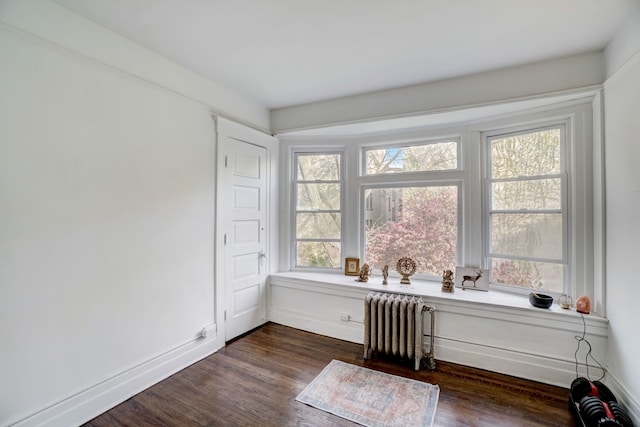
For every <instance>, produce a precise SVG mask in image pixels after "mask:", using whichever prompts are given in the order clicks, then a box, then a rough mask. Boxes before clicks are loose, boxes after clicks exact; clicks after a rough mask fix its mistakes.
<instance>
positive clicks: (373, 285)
mask: <svg viewBox="0 0 640 427" xmlns="http://www.w3.org/2000/svg"><path fill="white" fill-rule="evenodd" d="M271 280H272V282H273V281H277V282H291V281H294V282H296V283H301V282H302V283H306V284H308V285H313V286H316V290H318V291H319V290H320V289H318V286H320V287H323V285H324V286H327V285H328V286H329V288H328V289H325V290H326V291H328V292H331V291H332V289H340V290H341V291H348V290H353V291H359V292H362V291H377V292H391V293H401V294H407V295H416V296H422V297H425V298H426V299H428V300H431V301H433V303H440V304H451V305H459V306H466V307H469V308H471V307H473V308H477V309H484V310H488V311H498V312H502V313H507V312H510V313H516V314H520V315H526V316H531V317H540V318H546V319H556V320H561V319H563V320H564V321H568V322H572V323H573V319H575V321H577V322H580V323H581V320H579V319H580V316H581V314H580V313H578V312H576V311H575V309H573V308H572V309H570V310H566V309H563V308H561V307H560V306H559V305H558V304H557V303H555V302H554V304H553V305H552V306H551V307H550V308H548V309H542V308H537V307H533V306H532V305H531V304H530V303H529V299H528V297H527V296H523V295H516V294H509V293H505V292H498V291H489V292H484V291H474V290H462V289H460V288H455V290H454V292H452V293H449V292H443V291H442V290H441V287H442V284H441V283H440V282H434V281H427V280H417V279H413V280H411V284H409V285H401V284H400V283H399V278H397V277H391V278H389V284H387V285H383V284H382V278H381V277H372V278H370V279H369V281H368V282H366V283H364V282H359V281H358V280H357V279H356V277H355V276H344V275H341V274H335V273H315V272H279V273H273V274H272V275H271ZM584 319H585V322H586V323H587V324H592V325H594V326H595V325H598V326H600V327H606V324H607V323H608V320H607V319H606V318H604V317H601V316H599V315H597V314H589V315H587V316H584Z"/></svg>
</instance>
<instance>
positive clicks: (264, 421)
mask: <svg viewBox="0 0 640 427" xmlns="http://www.w3.org/2000/svg"><path fill="white" fill-rule="evenodd" d="M362 351H363V349H362V345H358V344H353V343H350V342H346V341H341V340H337V339H333V338H327V337H324V336H320V335H315V334H312V333H308V332H303V331H300V330H297V329H293V328H288V327H286V326H281V325H277V324H273V323H269V324H267V325H265V326H263V327H261V328H259V329H257V330H255V331H253V332H252V333H250V334H248V335H245V336H243V337H241V338H239V339H236V340H235V341H233V342H231V343H228V344H227V346H226V347H225V348H223V349H222V350H220V351H219V352H217V353H215V354H213V355H211V356H209V357H207V358H206V359H203V360H201V361H200V362H198V363H195V364H194V365H192V366H190V367H188V368H186V369H184V370H182V371H180V372H178V373H176V374H175V375H173V376H171V377H169V378H167V379H166V380H164V381H162V382H160V383H158V384H156V385H154V386H152V387H150V388H149V389H147V390H145V391H143V392H142V393H140V394H138V395H136V396H134V397H132V398H131V399H129V400H127V401H126V402H124V403H122V404H120V405H118V406H116V407H115V408H113V409H111V410H110V411H108V412H106V413H104V414H102V415H100V416H99V417H97V418H95V419H93V420H91V421H90V422H88V423H87V424H85V426H93V427H102V426H205V425H207V426H208V425H211V426H258V425H261V426H352V425H356V424H353V423H351V422H349V421H346V420H344V419H342V418H340V417H337V416H335V415H331V414H328V413H326V412H323V411H321V410H319V409H315V408H312V407H309V406H307V405H305V404H302V403H299V402H297V401H295V397H296V396H297V395H298V393H300V392H301V391H302V390H303V389H304V388H305V387H306V386H307V384H308V383H309V382H311V381H312V380H313V379H314V378H315V377H316V375H317V374H319V373H320V371H321V370H322V369H323V368H324V367H325V366H326V365H327V363H329V362H330V361H331V360H332V359H338V360H342V361H344V362H348V363H352V364H354V365H360V366H365V367H367V368H370V369H375V370H378V371H384V372H387V373H390V374H394V375H399V376H403V377H408V378H413V379H417V380H420V381H425V382H429V383H432V384H438V385H439V386H440V399H439V401H438V407H437V410H436V417H435V423H434V424H435V425H437V426H510V427H511V426H518V427H520V426H573V425H574V423H573V419H572V417H571V414H570V413H569V411H568V409H567V398H568V390H567V389H563V388H560V387H553V386H549V385H545V384H540V383H535V382H531V381H525V380H522V379H518V378H514V377H510V376H506V375H500V374H495V373H491V372H487V371H482V370H478V369H471V368H467V367H463V366H460V365H455V364H451V363H446V362H442V361H437V369H436V370H435V371H429V370H427V369H424V370H421V371H420V372H414V371H413V370H412V369H411V367H410V366H409V364H406V365H403V364H398V363H396V362H391V361H384V360H377V359H376V360H367V361H365V360H363V358H362ZM436 356H437V349H436Z"/></svg>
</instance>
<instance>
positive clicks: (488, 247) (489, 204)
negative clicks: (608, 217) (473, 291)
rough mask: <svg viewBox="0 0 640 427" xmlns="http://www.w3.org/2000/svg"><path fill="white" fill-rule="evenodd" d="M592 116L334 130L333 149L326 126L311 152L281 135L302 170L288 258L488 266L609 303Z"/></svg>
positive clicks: (528, 283) (502, 276) (525, 283)
mask: <svg viewBox="0 0 640 427" xmlns="http://www.w3.org/2000/svg"><path fill="white" fill-rule="evenodd" d="M592 120H593V110H592V105H591V101H588V102H581V103H575V104H568V105H566V106H560V107H556V108H548V109H541V110H539V111H535V112H531V113H522V114H511V115H508V116H505V117H503V118H492V119H491V120H486V121H484V122H482V121H478V122H476V123H471V124H463V125H452V126H450V127H444V126H439V127H438V128H424V129H408V130H398V131H394V132H386V133H380V134H375V133H373V134H363V135H355V136H354V135H348V136H345V137H335V136H333V135H331V136H330V137H328V138H327V140H326V143H327V144H328V148H327V151H326V152H322V143H323V142H322V141H323V140H322V137H320V138H318V137H314V138H313V139H310V141H311V142H309V143H308V144H309V147H310V149H309V150H308V152H302V151H301V150H304V148H305V144H306V143H305V141H304V140H303V139H295V138H292V139H290V140H289V142H287V140H286V139H285V140H284V141H283V142H284V144H285V146H286V145H287V144H288V145H289V146H290V147H291V148H290V150H288V151H287V152H288V153H290V157H289V161H290V162H291V163H290V164H294V168H295V171H296V172H295V174H294V176H293V177H292V180H290V181H289V182H291V181H293V191H292V194H293V199H292V201H293V204H292V206H293V210H292V213H293V216H292V218H291V221H292V223H293V227H292V230H293V231H292V232H293V233H294V235H293V236H292V239H288V240H287V241H288V242H289V243H290V244H291V246H290V247H291V252H290V254H293V256H291V259H292V263H291V264H290V268H292V269H294V268H298V269H301V268H307V267H323V268H330V269H334V271H336V272H337V271H339V270H338V269H339V268H340V267H341V261H342V260H343V259H344V256H357V257H359V258H360V259H361V265H362V264H363V263H365V262H366V263H369V265H370V266H371V267H372V268H373V269H374V272H375V271H376V270H377V271H378V272H379V271H380V269H381V268H382V267H383V266H384V265H389V267H390V270H391V271H392V272H393V270H395V264H396V262H397V260H398V259H399V258H401V257H405V256H408V257H411V258H413V259H414V260H415V261H416V263H417V267H418V273H417V274H416V276H415V277H416V278H424V279H431V280H438V281H439V280H440V278H441V275H442V271H443V270H445V269H455V267H456V266H462V267H474V268H486V269H489V270H490V288H491V289H493V290H501V291H508V292H515V293H521V294H526V293H528V292H530V291H531V290H538V291H540V292H543V293H549V294H552V295H556V296H557V295H559V294H561V293H567V294H570V295H573V296H574V297H576V296H579V295H583V294H587V295H594V296H595V300H596V301H600V302H601V301H602V296H603V287H602V282H601V281H600V278H599V277H597V272H598V271H600V270H601V269H600V267H599V265H600V264H601V263H602V260H601V259H600V258H598V252H599V251H598V249H597V248H595V245H596V244H601V242H600V240H597V239H599V238H597V237H595V236H596V235H595V232H594V230H597V229H598V227H600V225H598V224H595V223H594V221H595V216H596V215H600V214H599V213H598V211H597V210H598V209H599V205H595V203H596V202H597V200H598V199H597V197H600V196H598V195H597V194H595V193H594V191H597V189H596V188H595V187H594V182H595V183H596V184H597V183H598V180H599V179H600V178H599V176H595V171H594V150H595V152H597V150H598V148H597V147H596V148H594V145H593V144H594V141H593V135H592V133H591V132H592V129H593V127H592V123H593V122H592ZM444 135H447V136H444ZM451 135H455V137H451ZM281 141H282V140H281ZM294 147H295V148H294ZM323 156H326V157H323ZM327 165H332V166H331V167H329V168H328V167H327ZM328 170H331V171H333V172H332V173H328V172H327V171H328ZM283 185H287V184H286V183H283ZM328 193H331V194H332V197H328ZM329 200H331V202H330V203H328V202H327V201H329ZM378 274H379V273H378ZM599 281H600V282H599ZM601 307H602V306H601Z"/></svg>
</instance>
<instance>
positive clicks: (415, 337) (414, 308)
mask: <svg viewBox="0 0 640 427" xmlns="http://www.w3.org/2000/svg"><path fill="white" fill-rule="evenodd" d="M425 312H429V314H430V315H431V330H430V331H429V333H430V336H431V342H430V345H429V353H427V354H426V355H425V354H424V347H423V342H422V337H423V325H424V323H423V321H424V313H425ZM434 326H435V309H434V308H433V307H431V306H428V305H426V304H425V302H424V301H423V300H422V298H421V297H415V296H409V295H399V294H387V293H381V292H371V293H369V294H368V295H367V297H366V298H365V300H364V358H365V359H368V358H369V357H370V356H371V353H372V352H373V353H382V354H386V355H389V356H397V357H400V358H405V359H413V361H414V369H415V370H416V371H417V370H419V369H420V363H421V362H422V359H423V358H426V359H427V367H428V368H429V369H435V368H436V361H435V358H434V353H433V344H434V337H433V334H434V330H435V329H434Z"/></svg>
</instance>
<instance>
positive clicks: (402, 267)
mask: <svg viewBox="0 0 640 427" xmlns="http://www.w3.org/2000/svg"><path fill="white" fill-rule="evenodd" d="M396 270H397V271H398V273H400V275H401V276H402V279H400V283H401V284H403V285H408V284H410V283H411V280H409V276H411V275H413V273H415V272H416V262H415V261H414V260H412V259H411V258H409V257H403V258H400V259H399V260H398V263H397V264H396Z"/></svg>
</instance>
